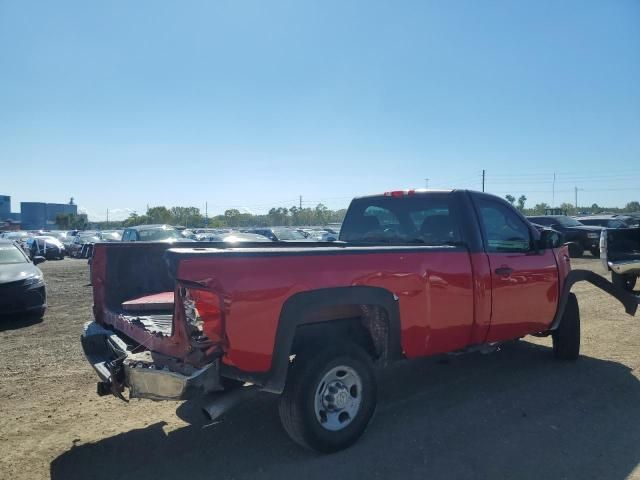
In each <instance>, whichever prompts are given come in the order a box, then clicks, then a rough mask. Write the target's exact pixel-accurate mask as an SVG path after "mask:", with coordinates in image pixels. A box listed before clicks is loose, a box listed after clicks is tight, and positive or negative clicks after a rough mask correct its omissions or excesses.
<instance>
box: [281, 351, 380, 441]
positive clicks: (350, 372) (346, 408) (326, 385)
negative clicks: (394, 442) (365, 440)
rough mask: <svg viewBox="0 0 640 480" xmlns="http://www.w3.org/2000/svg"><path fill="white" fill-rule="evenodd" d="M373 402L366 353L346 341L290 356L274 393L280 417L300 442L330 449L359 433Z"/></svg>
mask: <svg viewBox="0 0 640 480" xmlns="http://www.w3.org/2000/svg"><path fill="white" fill-rule="evenodd" d="M376 402H377V385H376V379H375V374H374V371H373V364H372V362H371V358H370V357H369V356H368V355H367V353H366V352H365V351H364V350H363V349H362V348H360V347H359V346H357V345H355V344H351V343H349V344H345V345H339V346H335V347H329V348H327V349H326V350H324V351H316V352H305V353H304V354H298V355H297V356H296V358H295V360H294V363H293V365H292V366H291V369H290V371H289V375H288V377H287V384H286V387H285V390H284V393H283V394H282V396H281V397H280V405H279V411H280V420H281V421H282V426H283V427H284V429H285V430H286V432H287V433H288V434H289V436H290V437H291V438H292V439H293V440H294V441H295V442H297V443H299V444H300V445H302V446H304V447H307V448H309V449H311V450H315V451H318V452H323V453H329V452H335V451H338V450H342V449H344V448H347V447H349V446H350V445H352V444H353V443H355V442H356V441H357V440H358V438H360V436H361V435H362V434H363V433H364V431H365V429H366V428H367V425H368V424H369V421H370V420H371V417H372V416H373V412H374V411H375V408H376Z"/></svg>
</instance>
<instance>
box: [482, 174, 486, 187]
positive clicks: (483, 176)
mask: <svg viewBox="0 0 640 480" xmlns="http://www.w3.org/2000/svg"><path fill="white" fill-rule="evenodd" d="M485 176H486V175H485V171H484V169H483V170H482V191H483V192H484V178H485Z"/></svg>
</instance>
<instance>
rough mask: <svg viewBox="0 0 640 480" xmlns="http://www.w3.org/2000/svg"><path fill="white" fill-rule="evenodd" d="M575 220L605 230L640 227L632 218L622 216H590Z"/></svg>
mask: <svg viewBox="0 0 640 480" xmlns="http://www.w3.org/2000/svg"><path fill="white" fill-rule="evenodd" d="M573 218H575V219H576V220H577V221H579V222H580V223H581V224H583V225H596V226H599V227H604V228H630V227H632V226H634V227H635V226H637V225H638V222H637V221H635V220H634V219H633V218H632V217H627V216H621V215H589V216H585V217H573Z"/></svg>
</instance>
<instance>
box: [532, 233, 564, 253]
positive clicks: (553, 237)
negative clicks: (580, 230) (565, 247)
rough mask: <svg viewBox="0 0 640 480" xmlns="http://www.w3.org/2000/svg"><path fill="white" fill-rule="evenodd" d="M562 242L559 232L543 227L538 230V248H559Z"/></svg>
mask: <svg viewBox="0 0 640 480" xmlns="http://www.w3.org/2000/svg"><path fill="white" fill-rule="evenodd" d="M563 243H564V239H563V238H562V235H561V234H560V233H559V232H556V231H555V230H551V229H545V230H542V231H541V232H540V239H539V240H538V248H540V250H545V249H547V248H559V247H561V246H562V244H563Z"/></svg>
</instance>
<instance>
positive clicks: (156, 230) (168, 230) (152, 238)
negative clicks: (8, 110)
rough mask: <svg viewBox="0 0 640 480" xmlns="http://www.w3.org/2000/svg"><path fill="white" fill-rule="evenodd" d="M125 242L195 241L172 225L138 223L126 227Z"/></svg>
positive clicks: (123, 237) (123, 239)
mask: <svg viewBox="0 0 640 480" xmlns="http://www.w3.org/2000/svg"><path fill="white" fill-rule="evenodd" d="M122 241H123V242H167V243H175V242H193V241H194V240H192V239H190V238H185V237H183V236H182V233H181V231H180V230H178V229H177V228H174V227H172V226H170V225H138V226H136V227H129V228H125V229H124V232H123V233H122Z"/></svg>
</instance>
